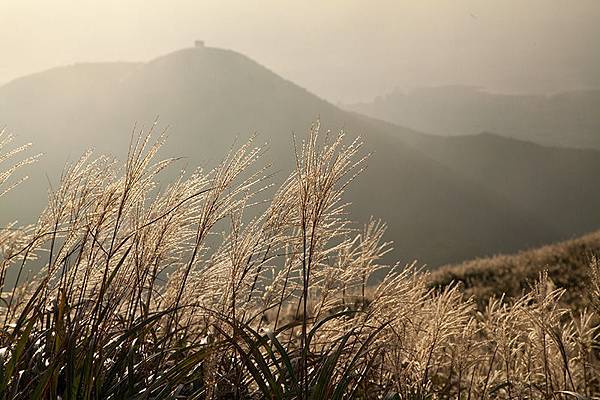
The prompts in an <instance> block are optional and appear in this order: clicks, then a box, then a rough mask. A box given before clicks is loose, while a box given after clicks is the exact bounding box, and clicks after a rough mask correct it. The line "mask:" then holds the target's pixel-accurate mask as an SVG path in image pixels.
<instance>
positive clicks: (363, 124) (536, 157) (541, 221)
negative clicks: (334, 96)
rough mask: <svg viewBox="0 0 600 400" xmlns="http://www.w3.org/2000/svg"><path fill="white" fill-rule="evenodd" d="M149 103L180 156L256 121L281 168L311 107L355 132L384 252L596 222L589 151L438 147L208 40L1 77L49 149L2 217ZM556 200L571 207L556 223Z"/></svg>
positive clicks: (462, 250) (116, 146)
mask: <svg viewBox="0 0 600 400" xmlns="http://www.w3.org/2000/svg"><path fill="white" fill-rule="evenodd" d="M156 116H160V124H159V126H161V127H166V126H167V125H168V126H170V129H169V141H168V145H167V147H166V152H165V153H164V156H168V155H177V156H184V157H185V158H184V160H183V161H182V165H187V166H188V167H190V168H191V167H193V166H196V165H202V166H211V165H213V164H214V161H215V160H218V159H219V158H220V157H221V156H222V155H224V154H225V153H226V152H227V150H228V149H229V148H230V147H231V145H232V144H233V143H234V141H235V140H236V138H238V141H243V140H245V138H246V137H248V136H249V135H250V134H251V133H252V132H258V133H259V139H258V140H259V142H264V141H269V143H270V152H269V154H268V156H267V157H268V158H269V159H271V160H273V161H274V164H275V168H274V170H275V171H279V170H282V169H289V168H291V167H292V165H293V152H292V151H291V150H290V149H291V146H292V132H301V133H304V132H305V131H306V130H307V129H308V128H309V126H310V124H311V122H312V121H314V120H315V119H316V118H317V117H320V119H321V121H322V124H323V125H324V127H326V128H331V129H339V128H344V129H345V130H346V131H347V133H348V135H349V136H356V135H361V136H363V138H364V140H365V142H366V151H371V152H373V153H374V155H373V157H372V159H371V160H370V162H369V168H368V170H367V171H366V172H365V173H364V174H363V176H361V178H360V179H359V181H358V183H357V184H355V185H354V187H353V188H352V190H351V192H350V194H349V199H350V200H352V201H353V202H354V205H353V208H352V212H353V217H354V218H355V219H357V220H359V221H361V222H366V221H368V219H369V217H370V216H371V215H374V216H375V217H378V218H382V219H383V220H384V221H386V222H387V223H388V225H389V230H388V235H387V237H388V238H389V239H390V240H393V241H394V242H395V247H396V253H395V254H394V255H393V258H399V259H401V260H402V261H405V262H407V261H411V260H413V259H419V260H420V261H421V262H424V263H427V264H429V265H434V266H435V265H440V264H444V263H450V262H457V261H460V260H464V259H468V258H472V257H476V256H483V255H490V254H496V253H498V252H509V251H514V250H517V249H521V248H525V247H530V246H535V245H539V244H542V243H547V242H549V241H553V240H561V239H565V238H568V237H571V236H572V235H574V234H579V233H581V232H583V231H586V230H591V229H595V228H597V227H598V226H600V213H598V212H596V211H594V207H595V205H597V204H599V202H600V187H598V186H597V185H589V186H588V183H589V182H592V181H593V179H595V177H596V176H597V173H598V171H600V157H598V153H594V152H580V153H578V152H576V151H574V150H558V149H541V148H538V147H537V146H534V147H532V151H530V152H526V154H523V155H520V154H521V153H522V152H523V151H524V150H523V149H524V146H525V147H527V146H530V145H527V144H523V143H522V142H517V141H506V142H502V141H501V145H502V146H504V147H503V148H502V149H501V150H499V151H498V153H497V155H496V156H494V157H488V153H486V152H485V151H488V150H490V151H492V149H493V148H494V146H495V145H494V144H493V143H491V144H490V143H488V145H489V146H491V147H489V146H488V145H483V146H482V145H481V144H480V143H479V141H480V139H481V138H478V137H465V138H459V139H457V141H462V142H460V143H459V142H457V147H456V148H455V147H454V145H453V146H452V147H451V148H453V149H454V150H449V152H450V153H448V155H447V156H446V155H445V154H444V153H443V152H441V151H440V148H441V147H444V146H446V142H447V139H444V138H436V137H430V136H424V135H422V134H420V133H418V132H415V131H411V130H409V129H405V128H402V127H398V126H395V125H392V124H387V123H383V122H381V121H376V120H372V119H369V118H365V117H363V116H359V115H356V114H353V113H348V112H345V111H342V110H340V109H339V108H337V107H335V106H333V105H332V104H330V103H327V102H325V101H323V100H321V99H319V98H317V97H316V96H314V95H312V94H311V93H309V92H307V91H306V90H304V89H302V88H300V87H298V86H297V85H295V84H293V83H291V82H289V81H286V80H285V79H283V78H281V77H279V76H277V75H275V74H274V73H272V72H271V71H269V70H268V69H266V68H264V67H262V66H260V65H259V64H257V63H255V62H254V61H252V60H250V59H249V58H247V57H245V56H243V55H240V54H238V53H235V52H232V51H227V50H220V49H213V48H204V49H185V50H181V51H178V52H175V53H172V54H169V55H166V56H164V57H160V58H158V59H155V60H153V61H150V62H148V63H144V64H114V65H112V64H85V65H74V66H69V67H63V68H58V69H54V70H50V71H47V72H44V73H40V74H36V75H33V76H29V77H25V78H22V79H19V80H16V81H13V82H11V83H9V84H7V85H5V86H3V87H0V121H1V123H2V124H3V125H6V126H8V127H9V128H10V130H11V131H12V132H14V133H16V134H17V135H18V137H19V138H20V139H21V141H32V142H34V143H35V148H36V149H38V151H43V152H44V153H45V156H44V158H43V160H42V161H40V163H39V164H38V165H37V166H35V167H32V168H30V169H29V171H30V172H31V176H32V179H31V180H30V182H29V183H28V184H26V185H25V186H23V187H21V188H19V190H18V191H16V192H14V193H11V195H10V197H8V198H7V199H6V200H5V204H7V205H6V206H4V205H3V209H2V215H1V216H0V217H1V219H2V220H3V221H6V220H8V219H11V218H12V217H13V216H14V215H18V216H20V218H21V219H23V218H25V219H26V217H25V216H27V215H31V214H32V211H33V210H36V208H39V206H40V205H41V204H43V203H44V201H43V197H44V193H45V188H46V187H47V186H48V183H47V178H46V176H47V177H48V179H49V180H50V182H56V180H57V177H58V175H59V172H60V169H61V167H62V165H63V164H64V163H65V161H67V160H71V161H72V160H74V159H75V158H77V157H78V156H79V155H80V154H81V152H82V151H83V150H84V149H85V148H87V147H89V146H94V147H95V148H96V149H97V150H98V151H101V152H110V153H111V154H115V155H116V156H119V157H123V155H124V153H125V150H126V148H127V144H128V142H129V137H130V134H131V131H132V128H133V126H134V123H135V122H137V123H138V127H139V126H141V125H144V126H146V127H147V126H149V125H151V122H152V121H153V120H154V119H155V118H156ZM549 153H552V154H556V157H557V158H556V160H558V161H561V160H568V164H567V166H566V167H565V168H567V169H568V170H566V171H563V170H562V169H561V168H559V167H558V166H556V165H554V166H553V163H552V162H549V160H548V154H549ZM513 154H519V157H518V163H515V162H513V161H512V159H511V157H512V155H513ZM561 162H562V161H561ZM552 167H555V169H552ZM545 168H550V169H549V171H550V172H547V171H546V170H545ZM188 169H189V168H188ZM563 172H564V173H563ZM284 175H285V174H280V176H279V175H278V176H279V177H283V176H284ZM278 176H276V179H278ZM569 177H573V178H574V177H576V178H577V179H576V180H572V179H571V180H570V179H569ZM577 185H585V187H584V188H579V187H577V188H575V189H576V190H575V189H574V186H577ZM524 190H528V192H523V191H524ZM562 205H568V206H569V207H571V208H572V209H571V210H570V211H569V213H570V214H568V215H565V216H564V218H562V219H560V221H563V222H560V223H559V222H558V221H557V215H556V210H557V209H558V208H559V207H560V206H562ZM576 210H582V211H576ZM565 221H566V222H565Z"/></svg>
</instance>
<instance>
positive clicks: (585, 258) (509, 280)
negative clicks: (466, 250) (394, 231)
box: [430, 231, 600, 306]
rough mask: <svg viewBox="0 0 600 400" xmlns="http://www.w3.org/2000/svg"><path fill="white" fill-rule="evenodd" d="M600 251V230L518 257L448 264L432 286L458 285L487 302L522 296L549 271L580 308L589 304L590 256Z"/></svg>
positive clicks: (569, 300) (567, 299)
mask: <svg viewBox="0 0 600 400" xmlns="http://www.w3.org/2000/svg"><path fill="white" fill-rule="evenodd" d="M599 252H600V231H597V232H593V233H590V234H588V235H585V236H582V237H579V238H576V239H573V240H568V241H565V242H560V243H556V244H551V245H547V246H543V247H540V248H536V249H532V250H527V251H522V252H519V253H516V254H510V255H499V256H496V257H491V258H479V259H475V260H471V261H467V262H464V263H460V264H455V265H446V266H443V267H441V268H440V269H438V270H436V271H435V272H433V273H432V274H431V280H430V282H431V283H430V284H431V286H433V287H444V286H447V285H449V284H450V283H451V282H458V283H460V284H461V285H462V286H463V287H464V291H465V294H466V295H467V296H474V297H475V299H477V300H478V301H479V302H481V303H484V302H485V300H487V299H489V298H490V297H492V296H496V297H500V296H502V295H503V294H505V295H506V296H508V297H515V296H520V295H521V294H522V293H523V291H526V290H528V289H530V287H531V284H532V283H533V282H534V281H535V280H536V279H537V278H538V276H539V274H540V273H541V272H542V271H548V276H549V278H550V279H551V280H552V281H553V283H554V284H555V285H556V286H558V287H562V288H565V289H568V291H567V293H566V294H565V296H566V297H565V298H564V299H563V300H564V301H565V302H566V303H567V304H571V305H574V306H577V305H581V304H586V303H587V299H586V291H585V287H586V286H585V285H586V282H587V281H588V266H589V262H590V257H591V256H592V255H593V254H598V253H599Z"/></svg>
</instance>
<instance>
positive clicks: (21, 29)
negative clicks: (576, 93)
mask: <svg viewBox="0 0 600 400" xmlns="http://www.w3.org/2000/svg"><path fill="white" fill-rule="evenodd" d="M194 39H203V40H205V41H206V42H207V45H209V46H215V47H225V48H231V49H234V50H237V51H240V52H242V53H244V54H246V55H248V56H250V57H251V58H253V59H255V60H256V61H258V62H260V63H261V64H263V65H265V66H267V67H269V68H270V69H272V70H274V71H275V72H277V73H279V74H281V75H283V76H284V77H286V78H288V79H290V80H293V81H294V82H296V83H298V84H300V85H302V86H304V87H306V88H307V89H309V90H311V91H312V92H315V93H317V94H319V95H321V96H324V97H326V98H327V99H329V100H331V101H334V102H337V101H346V102H350V101H356V100H366V99H370V98H372V97H374V96H376V95H380V94H384V93H386V92H389V91H390V90H392V89H393V88H394V87H399V88H402V89H405V88H411V87H415V86H428V85H439V84H472V85H478V86H484V87H486V88H488V89H491V90H495V91H520V92H528V91H535V92H553V91H559V90H565V89H576V88H585V87H600V45H599V44H598V41H599V39H600V0H564V1H558V0H556V1H555V0H536V1H533V0H479V1H469V0H431V1H429V0H395V1H387V0H385V1H384V0H368V1H367V0H364V1H359V0H302V1H282V0H279V1H275V0H272V1H271V0H269V1H252V0H236V1H226V0H210V1H205V0H160V1H159V0H102V1H100V0H98V1H92V0H52V1H50V0H35V1H34V0H0V82H6V81H8V80H11V79H13V78H15V77H17V76H20V75H24V74H28V73H31V72H36V71H39V70H43V69H46V68H49V67H53V66H57V65H63V64H70V63H73V62H79V61H116V60H122V61H145V60H149V59H152V58H154V57H156V56H159V55H161V54H164V53H167V52H170V51H172V50H175V49H178V48H182V47H187V46H190V45H191V43H192V42H193V40H194Z"/></svg>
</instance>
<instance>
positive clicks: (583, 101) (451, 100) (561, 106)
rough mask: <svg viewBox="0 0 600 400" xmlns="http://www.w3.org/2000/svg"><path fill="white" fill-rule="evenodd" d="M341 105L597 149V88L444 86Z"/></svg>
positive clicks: (445, 129)
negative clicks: (534, 90)
mask: <svg viewBox="0 0 600 400" xmlns="http://www.w3.org/2000/svg"><path fill="white" fill-rule="evenodd" d="M344 108H346V109H348V110H352V111H356V112H359V113H363V114H365V115H369V116H371V117H374V118H379V119H383V120H386V121H389V122H392V123H395V124H399V125H402V126H408V127H411V128H413V129H416V130H419V131H423V132H428V133H433V134H438V135H448V136H453V135H470V134H477V133H481V132H494V133H497V134H501V135H503V136H507V137H513V138H517V139H522V140H528V141H532V142H535V143H539V144H544V145H551V146H565V147H577V148H595V149H600V90H587V91H571V92H564V93H557V94H553V95H549V96H545V95H508V94H495V93H489V92H486V91H484V90H481V89H478V88H474V87H468V86H443V87H432V88H421V89H417V90H414V91H411V92H408V93H403V92H400V91H395V92H393V93H391V94H389V95H387V96H383V97H378V98H377V99H375V100H374V101H373V102H370V103H360V104H350V105H347V106H344Z"/></svg>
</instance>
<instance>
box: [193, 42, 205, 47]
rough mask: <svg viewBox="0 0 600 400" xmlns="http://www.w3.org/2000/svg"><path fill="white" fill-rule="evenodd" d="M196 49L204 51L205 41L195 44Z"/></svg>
mask: <svg viewBox="0 0 600 400" xmlns="http://www.w3.org/2000/svg"><path fill="white" fill-rule="evenodd" d="M194 47H196V48H197V49H203V48H204V40H196V41H195V42H194Z"/></svg>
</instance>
